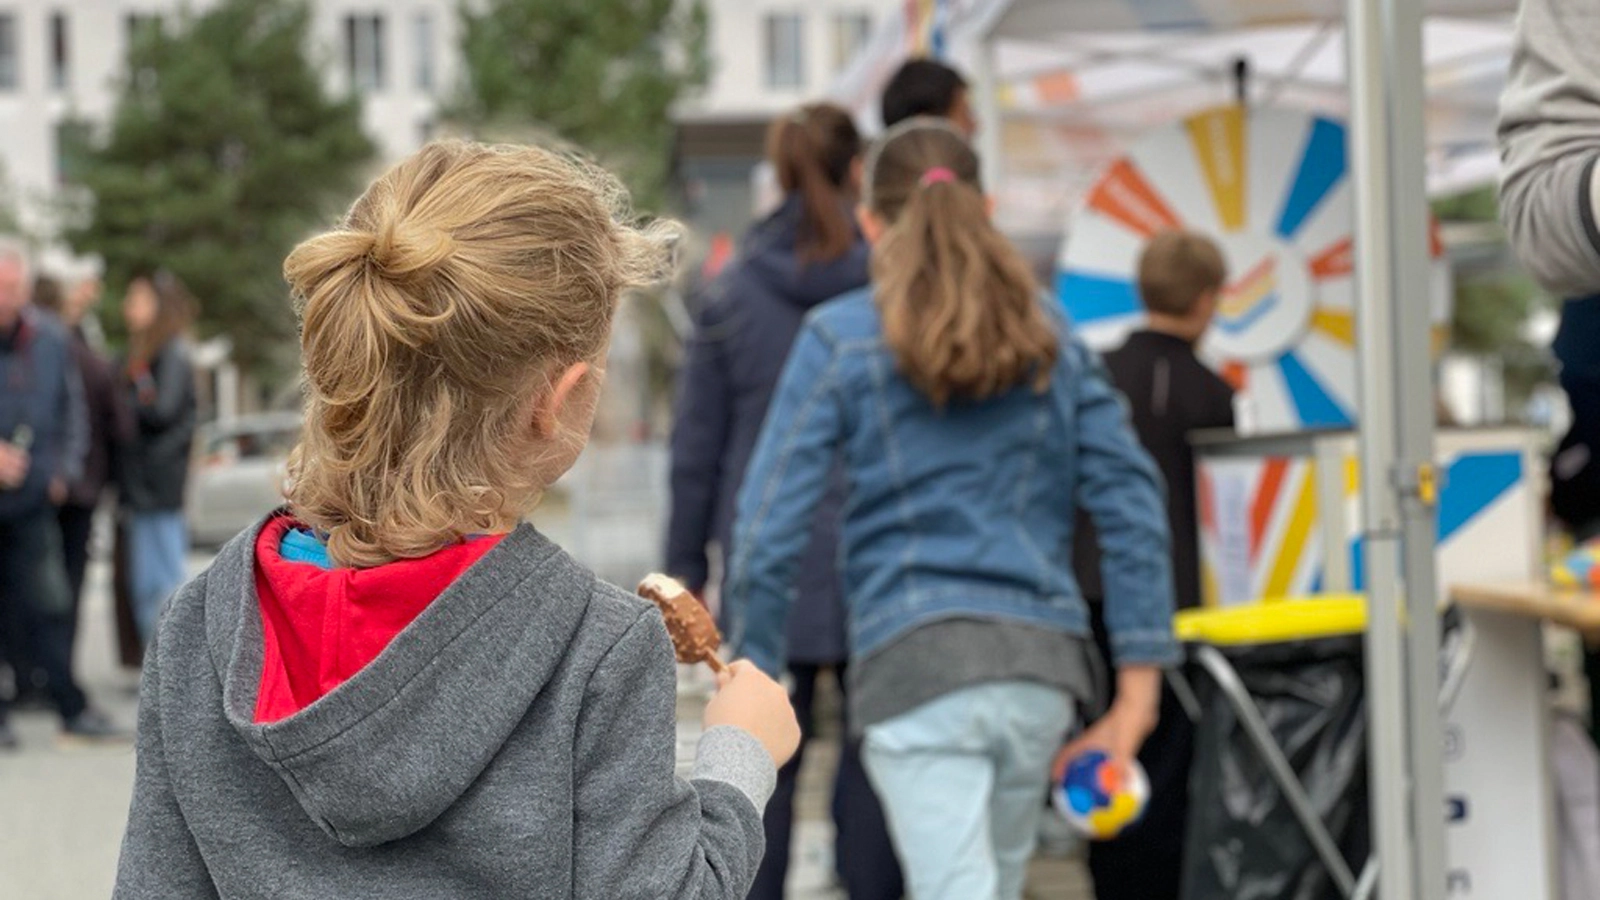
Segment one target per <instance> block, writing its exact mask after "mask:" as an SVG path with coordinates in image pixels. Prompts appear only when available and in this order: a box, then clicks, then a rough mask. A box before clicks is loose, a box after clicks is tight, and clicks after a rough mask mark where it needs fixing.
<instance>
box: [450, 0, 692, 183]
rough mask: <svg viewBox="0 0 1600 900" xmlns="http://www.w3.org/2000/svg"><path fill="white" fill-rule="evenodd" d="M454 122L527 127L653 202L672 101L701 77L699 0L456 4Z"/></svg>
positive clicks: (665, 169) (667, 148)
mask: <svg viewBox="0 0 1600 900" xmlns="http://www.w3.org/2000/svg"><path fill="white" fill-rule="evenodd" d="M461 22H462V29H461V48H462V57H463V70H464V73H465V77H464V78H463V85H462V91H461V96H460V97H459V99H458V101H457V102H456V104H455V105H454V109H453V111H452V117H453V118H455V119H457V120H459V121H460V122H462V123H464V124H466V125H468V126H470V127H472V128H474V129H475V130H477V131H478V132H479V133H480V134H483V133H492V132H494V131H496V130H500V131H504V130H507V129H511V130H513V131H515V130H516V129H518V128H523V127H527V126H533V127H537V128H542V129H545V130H547V131H548V132H551V133H553V134H554V135H555V136H557V137H559V138H560V139H563V140H565V141H570V142H572V143H575V144H577V145H579V146H580V147H583V148H585V149H586V150H588V151H590V152H592V153H594V154H596V155H597V156H598V157H599V158H600V159H601V161H602V162H604V163H605V164H606V165H608V166H611V167H613V168H615V169H617V170H618V171H620V172H621V174H622V176H623V178H624V179H625V180H626V181H627V182H628V185H629V187H630V188H632V189H633V192H634V196H635V199H636V201H637V202H638V203H639V205H640V206H641V207H646V208H650V207H656V206H659V205H660V203H661V202H662V197H663V190H664V188H665V186H666V183H667V179H668V175H669V170H670V166H671V158H672V133H673V128H672V119H671V112H672V107H673V104H674V103H676V102H677V101H678V100H679V99H680V98H681V97H682V96H683V95H684V94H685V93H686V92H688V91H691V90H693V89H695V88H697V87H699V86H701V85H703V84H704V83H705V81H706V77H707V74H708V71H709V65H708V63H707V60H706V54H705V40H706V31H707V28H708V18H707V13H706V8H705V4H704V3H703V2H701V0H485V2H481V3H477V4H472V5H470V7H469V6H468V5H463V7H462V13H461Z"/></svg>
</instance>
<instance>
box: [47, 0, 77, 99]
mask: <svg viewBox="0 0 1600 900" xmlns="http://www.w3.org/2000/svg"><path fill="white" fill-rule="evenodd" d="M69 87H72V44H71V38H70V37H69V35H68V34H67V14H66V13H64V12H56V13H51V14H50V88H51V89H52V90H57V91H64V90H66V89H67V88H69Z"/></svg>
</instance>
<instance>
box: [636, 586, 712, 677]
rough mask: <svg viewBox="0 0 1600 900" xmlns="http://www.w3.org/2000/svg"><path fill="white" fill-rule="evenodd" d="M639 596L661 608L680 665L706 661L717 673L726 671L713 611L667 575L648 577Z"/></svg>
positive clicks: (640, 589)
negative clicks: (713, 619)
mask: <svg viewBox="0 0 1600 900" xmlns="http://www.w3.org/2000/svg"><path fill="white" fill-rule="evenodd" d="M639 596H641V597H643V598H645V599H646V600H649V601H650V602H652V603H654V604H655V605H656V606H658V607H660V608H661V617H662V618H663V619H665V620H666V622H667V634H668V636H670V637H671V638H672V646H673V648H674V649H675V650H677V653H678V662H681V663H691V664H692V663H700V662H703V663H705V664H706V665H708V666H710V667H711V669H712V671H714V672H721V671H722V670H723V669H724V668H725V667H724V666H723V664H722V660H720V659H718V658H717V648H718V647H721V646H722V634H721V633H720V632H718V631H717V623H716V622H714V621H712V619H711V611H710V610H708V609H706V608H705V606H704V605H703V604H701V602H700V601H699V600H697V599H695V596H694V595H693V594H691V593H689V590H688V589H687V588H685V587H684V586H683V585H682V584H679V583H678V581H677V580H676V579H674V578H669V577H667V576H666V575H647V576H645V579H644V580H643V581H641V582H639Z"/></svg>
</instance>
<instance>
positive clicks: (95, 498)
mask: <svg viewBox="0 0 1600 900" xmlns="http://www.w3.org/2000/svg"><path fill="white" fill-rule="evenodd" d="M33 303H34V305H35V306H37V307H39V308H40V309H42V310H45V311H46V312H49V313H51V314H52V315H54V316H55V317H56V318H57V319H58V320H60V322H61V324H62V325H63V326H65V328H66V329H67V334H68V337H69V338H70V340H71V344H72V361H73V364H74V365H75V366H76V367H77V371H78V377H79V379H80V380H81V381H82V383H83V396H84V406H85V408H86V410H87V413H88V428H89V431H88V439H89V440H88V448H87V451H86V453H85V455H84V459H83V470H82V472H81V473H80V474H79V476H78V477H77V478H76V479H74V480H73V481H72V482H71V483H70V484H68V485H67V496H66V501H65V502H64V503H62V504H61V507H60V509H58V510H57V518H58V519H59V521H60V523H61V551H62V555H63V557H64V559H65V562H66V567H67V583H68V587H69V589H70V590H71V593H72V641H73V643H74V644H75V643H76V640H77V627H78V608H79V606H80V604H81V602H82V599H83V580H84V573H85V572H86V571H87V570H88V566H89V539H90V536H91V534H92V532H93V530H94V516H95V510H96V509H98V508H99V506H100V499H101V497H102V496H103V495H104V494H105V492H106V489H107V488H108V487H110V486H111V485H112V465H113V463H114V461H115V460H116V455H117V453H118V452H119V448H121V447H122V446H123V445H125V444H126V443H127V441H128V440H129V439H130V438H131V437H132V435H133V423H132V420H131V419H130V417H129V414H128V411H127V407H126V406H124V405H123V403H122V397H121V396H120V394H119V393H118V391H117V380H116V376H115V374H114V373H113V372H112V369H111V364H110V362H109V361H108V360H106V359H105V358H104V357H102V356H101V355H100V354H99V353H98V352H96V351H95V349H94V347H93V346H92V345H91V337H90V332H89V330H88V328H89V326H90V323H91V322H92V321H93V319H94V317H93V316H92V315H90V313H92V312H93V311H94V309H95V307H97V306H98V305H99V304H100V280H99V279H98V278H95V277H87V278H82V279H79V280H78V281H77V282H76V283H75V284H73V286H72V288H71V289H70V290H63V289H62V286H61V283H60V282H59V281H57V280H56V279H54V278H49V277H46V276H41V277H39V278H38V279H36V280H35V281H34V284H33Z"/></svg>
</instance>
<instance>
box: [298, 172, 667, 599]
mask: <svg viewBox="0 0 1600 900" xmlns="http://www.w3.org/2000/svg"><path fill="white" fill-rule="evenodd" d="M674 236H675V232H674V229H673V226H672V225H671V224H670V223H661V222H658V223H654V224H652V225H649V226H647V227H636V226H635V225H634V224H633V220H632V216H631V213H630V212H629V205H628V197H627V192H626V191H625V190H624V189H623V188H622V186H621V184H620V183H619V182H618V181H617V180H616V179H615V178H614V177H613V176H611V175H610V174H608V173H606V172H605V171H603V170H601V169H598V168H596V167H594V166H592V165H589V164H587V163H585V162H582V161H580V160H578V159H575V158H572V157H570V156H567V155H563V154H559V153H556V152H552V151H549V150H544V149H539V148H534V147H515V146H485V145H482V144H475V143H469V142H463V141H443V142H437V143H433V144H430V145H428V146H427V147H424V148H423V149H422V150H421V151H419V152H418V153H417V154H415V155H414V156H412V157H410V158H409V159H407V160H405V161H403V162H401V163H400V164H398V165H396V166H395V167H394V168H392V169H390V170H389V171H388V172H387V173H385V174H384V175H383V176H381V177H380V178H378V180H376V181H375V182H373V183H372V185H371V186H370V187H369V188H368V189H367V191H366V193H365V194H363V195H362V196H361V198H360V199H358V200H357V201H356V202H355V205H354V206H353V207H351V209H350V212H349V213H348V214H347V216H346V217H345V219H344V221H343V223H342V224H341V225H340V227H338V228H336V229H335V230H333V231H329V232H327V233H325V234H321V235H318V236H317V237H314V238H311V239H310V240H307V241H305V242H304V243H302V244H300V246H298V247H296V248H295V249H294V252H292V253H290V254H289V257H288V259H287V260H286V261H285V262H284V277H285V278H286V279H287V280H288V282H289V285H290V288H291V289H292V291H293V295H294V299H295V309H296V312H297V313H298V314H299V316H300V319H301V350H302V356H303V361H304V365H305V376H306V387H305V392H306V400H305V412H306V415H305V433H304V436H303V438H302V440H301V443H300V445H299V446H298V447H296V448H295V450H294V453H293V454H292V455H291V457H290V462H289V488H288V497H289V503H290V508H291V510H292V512H293V514H294V515H295V516H296V517H297V518H298V519H299V520H300V521H301V522H303V523H304V524H306V525H308V526H310V527H311V528H314V529H316V531H317V532H318V533H319V534H321V535H322V536H324V537H325V538H326V540H327V544H328V554H329V556H330V557H331V558H332V559H333V561H334V562H336V563H337V564H339V565H345V566H354V567H370V566H377V565H382V564H383V563H386V562H390V561H393V560H396V559H406V558H415V557H419V556H425V555H427V554H429V553H432V552H434V551H436V550H438V549H439V548H440V547H443V546H445V545H446V544H449V543H451V542H453V541H457V540H460V539H461V538H463V537H465V536H467V535H471V534H476V533H486V532H497V531H505V530H509V529H510V528H512V527H514V526H515V525H516V523H517V522H518V521H520V520H521V518H522V517H523V516H525V515H527V513H528V512H530V511H531V510H532V509H533V507H534V505H535V504H536V503H537V502H538V499H539V496H540V494H541V493H542V491H543V490H544V488H545V487H546V486H547V479H548V477H551V473H549V472H548V471H547V470H548V467H541V465H540V461H541V460H542V459H544V458H545V457H546V456H547V455H548V454H549V453H550V452H551V451H552V447H551V446H550V444H551V440H552V439H551V438H550V437H549V436H547V435H546V436H541V435H540V434H538V433H537V432H536V430H535V429H534V427H533V426H532V424H531V423H532V421H533V419H534V414H533V409H534V404H535V402H536V401H537V399H538V398H539V397H540V396H541V395H542V394H543V393H544V392H546V391H548V390H549V389H550V383H551V381H550V380H551V378H552V377H554V376H555V375H557V374H558V373H559V372H560V371H562V370H563V369H564V368H565V367H567V366H570V365H572V364H575V363H579V362H595V361H598V360H599V359H600V358H601V357H602V356H603V354H604V352H605V348H606V346H607V344H608V342H609V339H610V333H611V323H612V317H613V312H614V310H615V309H616V305H617V301H618V299H619V296H620V295H621V294H622V293H623V292H624V291H627V290H629V289H631V288H637V287H642V286H646V285H649V284H653V283H656V282H658V281H660V280H661V279H662V278H664V277H665V276H666V274H667V270H668V265H669V263H668V260H669V256H670V250H669V247H670V244H671V242H672V240H673V238H674Z"/></svg>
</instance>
